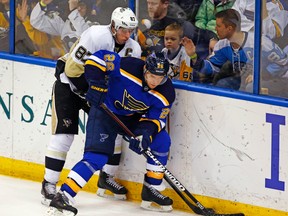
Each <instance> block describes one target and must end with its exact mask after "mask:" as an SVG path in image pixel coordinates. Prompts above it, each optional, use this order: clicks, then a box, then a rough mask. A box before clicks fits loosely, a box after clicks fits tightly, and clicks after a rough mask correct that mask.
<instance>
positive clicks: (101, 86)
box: [85, 81, 108, 107]
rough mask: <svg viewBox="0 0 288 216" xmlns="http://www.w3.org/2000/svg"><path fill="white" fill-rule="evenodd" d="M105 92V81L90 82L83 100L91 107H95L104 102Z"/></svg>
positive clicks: (106, 88)
mask: <svg viewBox="0 0 288 216" xmlns="http://www.w3.org/2000/svg"><path fill="white" fill-rule="evenodd" d="M107 91H108V86H107V85H106V84H105V81H90V84H89V89H88V91H87V93H86V96H85V98H86V100H87V101H88V102H89V103H90V104H91V105H93V106H96V107H97V106H99V105H100V104H102V103H103V102H104V100H105V97H106V94H107Z"/></svg>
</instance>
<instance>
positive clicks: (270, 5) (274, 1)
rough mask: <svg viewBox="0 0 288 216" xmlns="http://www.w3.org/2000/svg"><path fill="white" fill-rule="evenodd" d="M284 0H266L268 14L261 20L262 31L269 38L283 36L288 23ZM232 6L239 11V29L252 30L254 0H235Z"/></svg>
mask: <svg viewBox="0 0 288 216" xmlns="http://www.w3.org/2000/svg"><path fill="white" fill-rule="evenodd" d="M285 1H286V0H285ZM285 1H283V0H267V3H266V7H267V12H268V16H267V17H266V18H265V19H264V20H263V22H262V32H263V34H264V35H266V36H268V37H269V38H271V39H273V38H276V37H281V36H283V34H284V29H285V27H286V26H287V24H288V11H287V10H288V8H287V3H285ZM264 6H265V5H264ZM232 8H233V9H235V10H237V11H238V12H239V13H240V16H241V30H242V31H254V16H255V0H236V1H235V3H234V5H233V7H232Z"/></svg>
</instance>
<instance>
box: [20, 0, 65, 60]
mask: <svg viewBox="0 0 288 216" xmlns="http://www.w3.org/2000/svg"><path fill="white" fill-rule="evenodd" d="M35 4H36V1H30V4H28V3H27V0H19V1H18V4H17V19H16V23H18V22H19V21H20V22H21V23H22V25H23V27H25V30H26V32H27V34H28V36H29V38H30V39H31V41H32V43H33V45H34V47H35V49H36V51H35V52H33V55H35V56H40V57H44V58H50V59H57V58H59V56H60V55H63V54H64V49H63V48H62V42H61V39H60V37H56V36H55V37H51V36H48V35H47V34H46V33H44V32H41V31H39V30H37V29H35V28H33V27H32V25H31V24H30V19H29V16H28V14H29V12H30V10H31V8H33V7H34V6H35ZM21 33H22V32H18V31H17V32H16V38H19V36H21ZM18 43H19V42H18ZM15 45H16V46H17V40H16V44H15Z"/></svg>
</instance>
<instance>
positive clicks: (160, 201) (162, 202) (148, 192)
mask: <svg viewBox="0 0 288 216" xmlns="http://www.w3.org/2000/svg"><path fill="white" fill-rule="evenodd" d="M141 197H142V203H141V208H143V209H146V210H151V211H161V212H170V211H172V210H173V208H172V204H173V200H172V199H170V198H169V197H167V196H164V195H162V194H161V193H160V192H159V191H158V190H156V189H155V188H154V187H153V186H151V185H150V184H148V183H147V182H144V184H143V188H142V194H141Z"/></svg>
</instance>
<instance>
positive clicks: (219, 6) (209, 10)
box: [195, 0, 235, 53]
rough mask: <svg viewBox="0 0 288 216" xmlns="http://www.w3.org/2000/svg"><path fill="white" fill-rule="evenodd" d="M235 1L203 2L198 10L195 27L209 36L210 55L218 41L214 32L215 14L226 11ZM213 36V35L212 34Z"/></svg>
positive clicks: (209, 0)
mask: <svg viewBox="0 0 288 216" xmlns="http://www.w3.org/2000/svg"><path fill="white" fill-rule="evenodd" d="M234 1H235V0H203V1H202V3H201V5H200V8H199V10H198V12H197V14H196V17H195V25H196V26H197V27H198V28H200V29H204V30H207V31H210V32H208V33H209V34H211V35H212V36H211V40H210V43H209V51H210V53H211V52H212V50H213V49H214V46H215V44H216V43H217V41H218V36H217V32H216V29H215V27H216V17H215V14H216V13H217V12H219V11H222V10H226V9H229V8H231V7H232V5H233V4H234ZM212 32H213V33H214V35H213V33H212Z"/></svg>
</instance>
